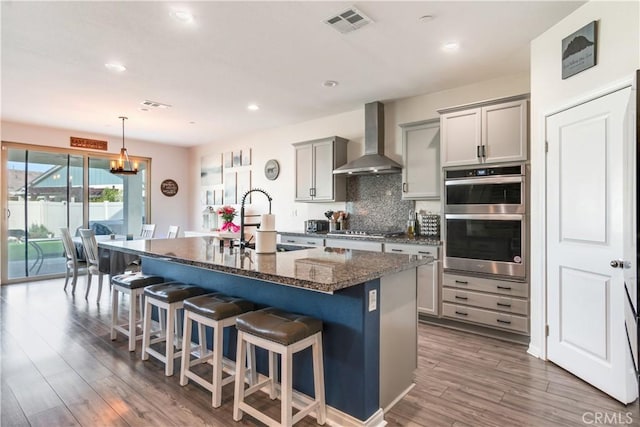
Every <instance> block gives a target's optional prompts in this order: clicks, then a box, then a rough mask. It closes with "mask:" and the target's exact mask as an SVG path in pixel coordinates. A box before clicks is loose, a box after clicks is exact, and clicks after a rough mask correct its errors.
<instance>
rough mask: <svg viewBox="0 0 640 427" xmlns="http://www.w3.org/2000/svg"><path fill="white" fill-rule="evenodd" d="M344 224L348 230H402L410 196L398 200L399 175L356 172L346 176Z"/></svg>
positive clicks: (409, 210)
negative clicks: (346, 220) (346, 224)
mask: <svg viewBox="0 0 640 427" xmlns="http://www.w3.org/2000/svg"><path fill="white" fill-rule="evenodd" d="M346 209H347V212H348V213H349V223H348V227H349V228H350V229H351V230H375V231H404V230H405V227H406V224H407V220H408V219H409V215H410V214H412V213H415V203H414V202H413V201H412V200H402V175H401V174H390V175H378V176H376V175H359V176H352V177H349V178H347V204H346Z"/></svg>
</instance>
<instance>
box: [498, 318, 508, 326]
mask: <svg viewBox="0 0 640 427" xmlns="http://www.w3.org/2000/svg"><path fill="white" fill-rule="evenodd" d="M496 321H497V322H498V323H504V324H505V325H510V324H511V320H502V319H496Z"/></svg>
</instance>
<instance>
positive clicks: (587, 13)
mask: <svg viewBox="0 0 640 427" xmlns="http://www.w3.org/2000/svg"><path fill="white" fill-rule="evenodd" d="M639 5H640V3H638V2H637V1H625V2H613V1H592V2H589V3H587V4H585V5H584V6H582V7H580V8H579V9H577V10H576V11H575V12H574V13H572V14H571V15H569V16H567V17H566V18H565V19H563V20H562V21H560V22H559V23H558V24H556V25H555V26H553V27H552V28H550V29H549V30H548V31H546V32H545V33H544V34H542V35H541V36H540V37H538V38H536V39H535V40H534V41H533V42H532V43H531V175H532V185H531V193H532V197H531V199H532V200H531V236H532V238H531V241H532V242H531V249H532V250H531V252H532V274H531V276H532V277H531V346H530V349H529V351H530V352H531V353H532V354H535V355H539V356H541V357H544V355H545V354H546V348H545V340H544V337H543V333H542V331H543V330H544V324H545V322H546V319H545V311H546V307H545V300H544V298H545V295H544V292H545V288H544V286H545V274H546V272H545V269H544V268H545V244H544V234H545V222H544V212H545V209H546V205H545V195H544V179H545V174H546V168H545V152H544V140H545V138H544V135H545V128H544V120H545V116H546V115H548V114H550V113H553V112H557V111H559V110H560V109H562V108H566V107H568V106H571V105H574V104H576V103H577V102H580V101H584V100H586V99H588V98H589V97H591V96H592V95H594V94H599V93H603V92H604V91H606V90H607V89H608V88H611V87H614V86H616V85H617V84H618V83H619V82H621V81H624V80H629V79H631V77H632V74H633V73H634V72H635V70H636V69H638V68H640V41H639V40H640V29H639V28H640V22H639V16H640V10H639ZM591 21H598V24H597V25H598V51H597V65H596V66H595V67H592V68H590V69H588V70H585V71H583V72H581V73H579V74H577V75H574V76H572V77H570V78H568V79H566V80H562V78H561V41H562V39H563V38H565V37H567V36H568V35H569V34H571V33H573V32H574V31H576V30H578V29H579V28H582V27H583V26H584V25H586V24H588V23H589V22H591Z"/></svg>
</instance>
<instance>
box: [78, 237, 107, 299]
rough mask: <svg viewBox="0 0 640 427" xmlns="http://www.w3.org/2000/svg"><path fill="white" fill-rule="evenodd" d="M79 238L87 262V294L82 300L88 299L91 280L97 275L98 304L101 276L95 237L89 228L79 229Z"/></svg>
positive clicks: (100, 291)
mask: <svg viewBox="0 0 640 427" xmlns="http://www.w3.org/2000/svg"><path fill="white" fill-rule="evenodd" d="M80 238H81V239H82V246H83V247H84V254H85V258H86V260H87V270H88V275H87V293H86V294H85V296H84V298H85V299H87V298H89V289H91V278H92V277H93V275H95V274H97V275H98V299H97V302H98V303H99V302H100V294H101V293H102V276H103V273H102V272H100V268H99V256H98V242H96V235H95V233H94V232H93V230H91V229H89V228H81V229H80Z"/></svg>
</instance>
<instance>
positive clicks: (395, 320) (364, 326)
mask: <svg viewBox="0 0 640 427" xmlns="http://www.w3.org/2000/svg"><path fill="white" fill-rule="evenodd" d="M142 265H143V271H144V272H145V273H147V274H157V275H161V276H163V277H165V278H167V279H170V280H178V281H181V282H184V283H189V284H194V285H198V286H201V287H203V288H205V289H208V290H211V291H219V292H223V293H225V294H227V295H232V296H237V297H241V298H245V299H247V300H250V301H252V302H254V303H255V304H256V305H257V308H261V307H266V306H272V307H277V308H280V309H282V310H285V311H289V312H293V313H299V314H305V315H309V316H313V317H316V318H318V319H321V320H322V321H323V324H324V327H323V341H324V342H323V344H324V349H323V355H324V371H325V372H324V377H325V389H326V401H327V405H328V408H327V409H328V413H327V421H328V424H330V425H341V426H351V425H353V426H365V425H366V426H378V425H384V424H385V422H384V419H383V408H387V407H388V406H390V405H392V404H393V403H395V402H396V401H397V400H398V399H399V398H401V397H402V396H403V394H404V393H406V392H407V391H408V390H410V388H411V387H412V385H413V372H414V370H415V368H416V366H417V306H416V269H415V268H409V269H406V270H403V271H400V272H395V273H390V274H387V275H384V276H382V277H380V278H378V279H373V280H369V281H366V282H363V283H359V284H356V285H353V286H350V287H347V288H344V289H340V290H338V291H335V292H333V293H324V292H318V291H315V290H310V289H304V288H298V287H294V286H287V285H283V284H280V283H272V282H268V281H264V280H259V279H255V278H250V277H245V276H240V275H234V274H229V273H223V272H219V271H213V270H211V269H206V268H200V267H194V266H191V265H186V264H183V263H180V262H173V261H171V260H168V259H162V258H156V257H143V262H142ZM235 338H236V334H235V331H234V330H232V328H229V330H228V331H226V333H225V349H224V353H225V355H227V356H229V357H231V358H235V344H236V339H235ZM257 359H258V371H259V372H261V373H263V374H264V373H266V372H267V358H266V352H258V354H257ZM293 386H294V389H295V390H297V391H298V392H299V393H296V394H297V397H298V399H301V400H304V399H305V398H306V396H304V395H307V396H313V375H312V365H311V352H310V351H303V352H301V353H300V354H299V355H296V357H295V358H294V381H293ZM300 393H301V394H300Z"/></svg>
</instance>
